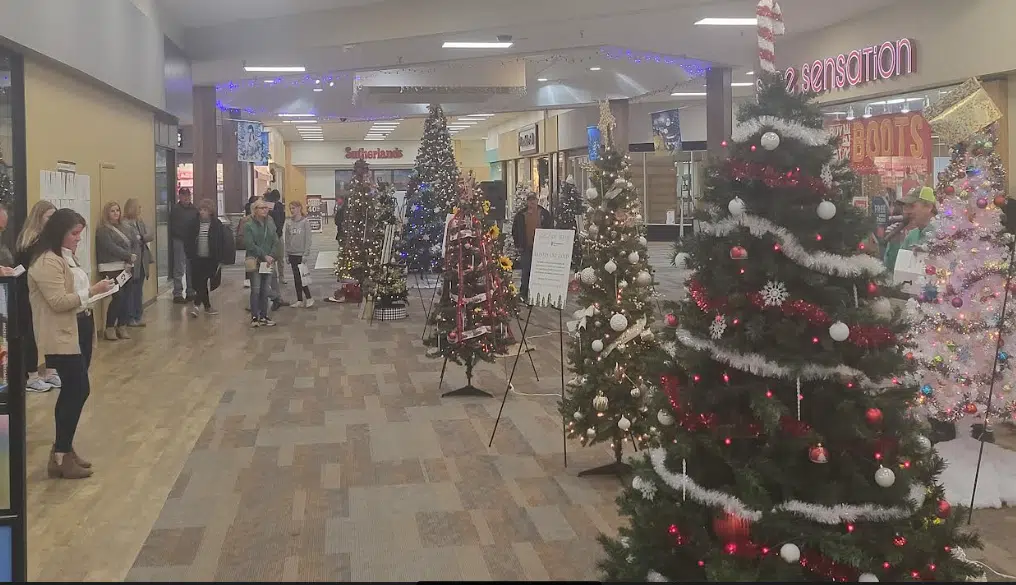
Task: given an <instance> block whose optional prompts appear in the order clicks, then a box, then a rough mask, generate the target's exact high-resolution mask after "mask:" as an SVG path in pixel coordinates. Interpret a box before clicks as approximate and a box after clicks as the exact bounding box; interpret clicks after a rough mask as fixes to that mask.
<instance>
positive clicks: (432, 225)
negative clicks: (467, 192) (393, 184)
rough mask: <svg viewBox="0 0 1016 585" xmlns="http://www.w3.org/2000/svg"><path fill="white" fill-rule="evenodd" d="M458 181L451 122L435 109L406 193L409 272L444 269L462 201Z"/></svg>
mask: <svg viewBox="0 0 1016 585" xmlns="http://www.w3.org/2000/svg"><path fill="white" fill-rule="evenodd" d="M458 178H459V168H458V165H457V164H456V163H455V153H454V151H453V150H452V139H451V135H450V134H449V133H448V121H447V119H445V115H444V111H443V110H442V109H441V106H439V105H431V106H430V115H429V116H428V117H427V120H426V122H425V123H424V129H423V138H422V139H421V141H420V151H419V153H418V154H417V156H416V167H415V173H414V176H413V177H412V178H411V180H410V184H409V189H408V190H407V193H406V216H407V226H406V242H405V243H406V246H405V257H406V261H407V263H408V266H409V270H411V271H414V272H424V273H428V272H431V271H434V270H437V269H439V268H440V265H441V234H442V232H443V231H444V226H445V219H446V217H447V216H448V214H449V213H451V211H452V208H453V207H454V206H455V202H456V200H457V199H458Z"/></svg>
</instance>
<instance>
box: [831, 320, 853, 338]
mask: <svg viewBox="0 0 1016 585" xmlns="http://www.w3.org/2000/svg"><path fill="white" fill-rule="evenodd" d="M829 337H832V338H833V341H846V340H847V338H848V337H850V327H847V324H846V323H844V322H843V321H837V322H835V323H833V324H832V325H830V326H829Z"/></svg>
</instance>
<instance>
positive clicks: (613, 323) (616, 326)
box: [610, 313, 628, 333]
mask: <svg viewBox="0 0 1016 585" xmlns="http://www.w3.org/2000/svg"><path fill="white" fill-rule="evenodd" d="M610 328H611V329H613V330H614V331H617V332H618V333H620V332H621V331H624V330H625V329H627V328H628V318H627V317H625V316H624V315H622V314H621V313H614V316H613V317H611V318H610Z"/></svg>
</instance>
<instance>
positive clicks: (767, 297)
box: [759, 280, 790, 307]
mask: <svg viewBox="0 0 1016 585" xmlns="http://www.w3.org/2000/svg"><path fill="white" fill-rule="evenodd" d="M759 293H760V294H761V295H762V300H763V301H764V302H765V304H766V306H767V307H782V306H783V303H784V302H785V301H786V300H787V299H788V298H790V294H789V293H787V287H786V286H785V285H784V284H783V283H782V282H777V281H775V280H770V281H769V282H768V283H766V285H765V286H764V287H762V290H761V291H759Z"/></svg>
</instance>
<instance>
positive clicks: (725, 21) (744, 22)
mask: <svg viewBox="0 0 1016 585" xmlns="http://www.w3.org/2000/svg"><path fill="white" fill-rule="evenodd" d="M695 24H699V25H707V26H757V25H758V18H755V17H754V16H753V17H751V18H715V17H710V18H703V19H702V20H699V21H698V22H696V23H695Z"/></svg>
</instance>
